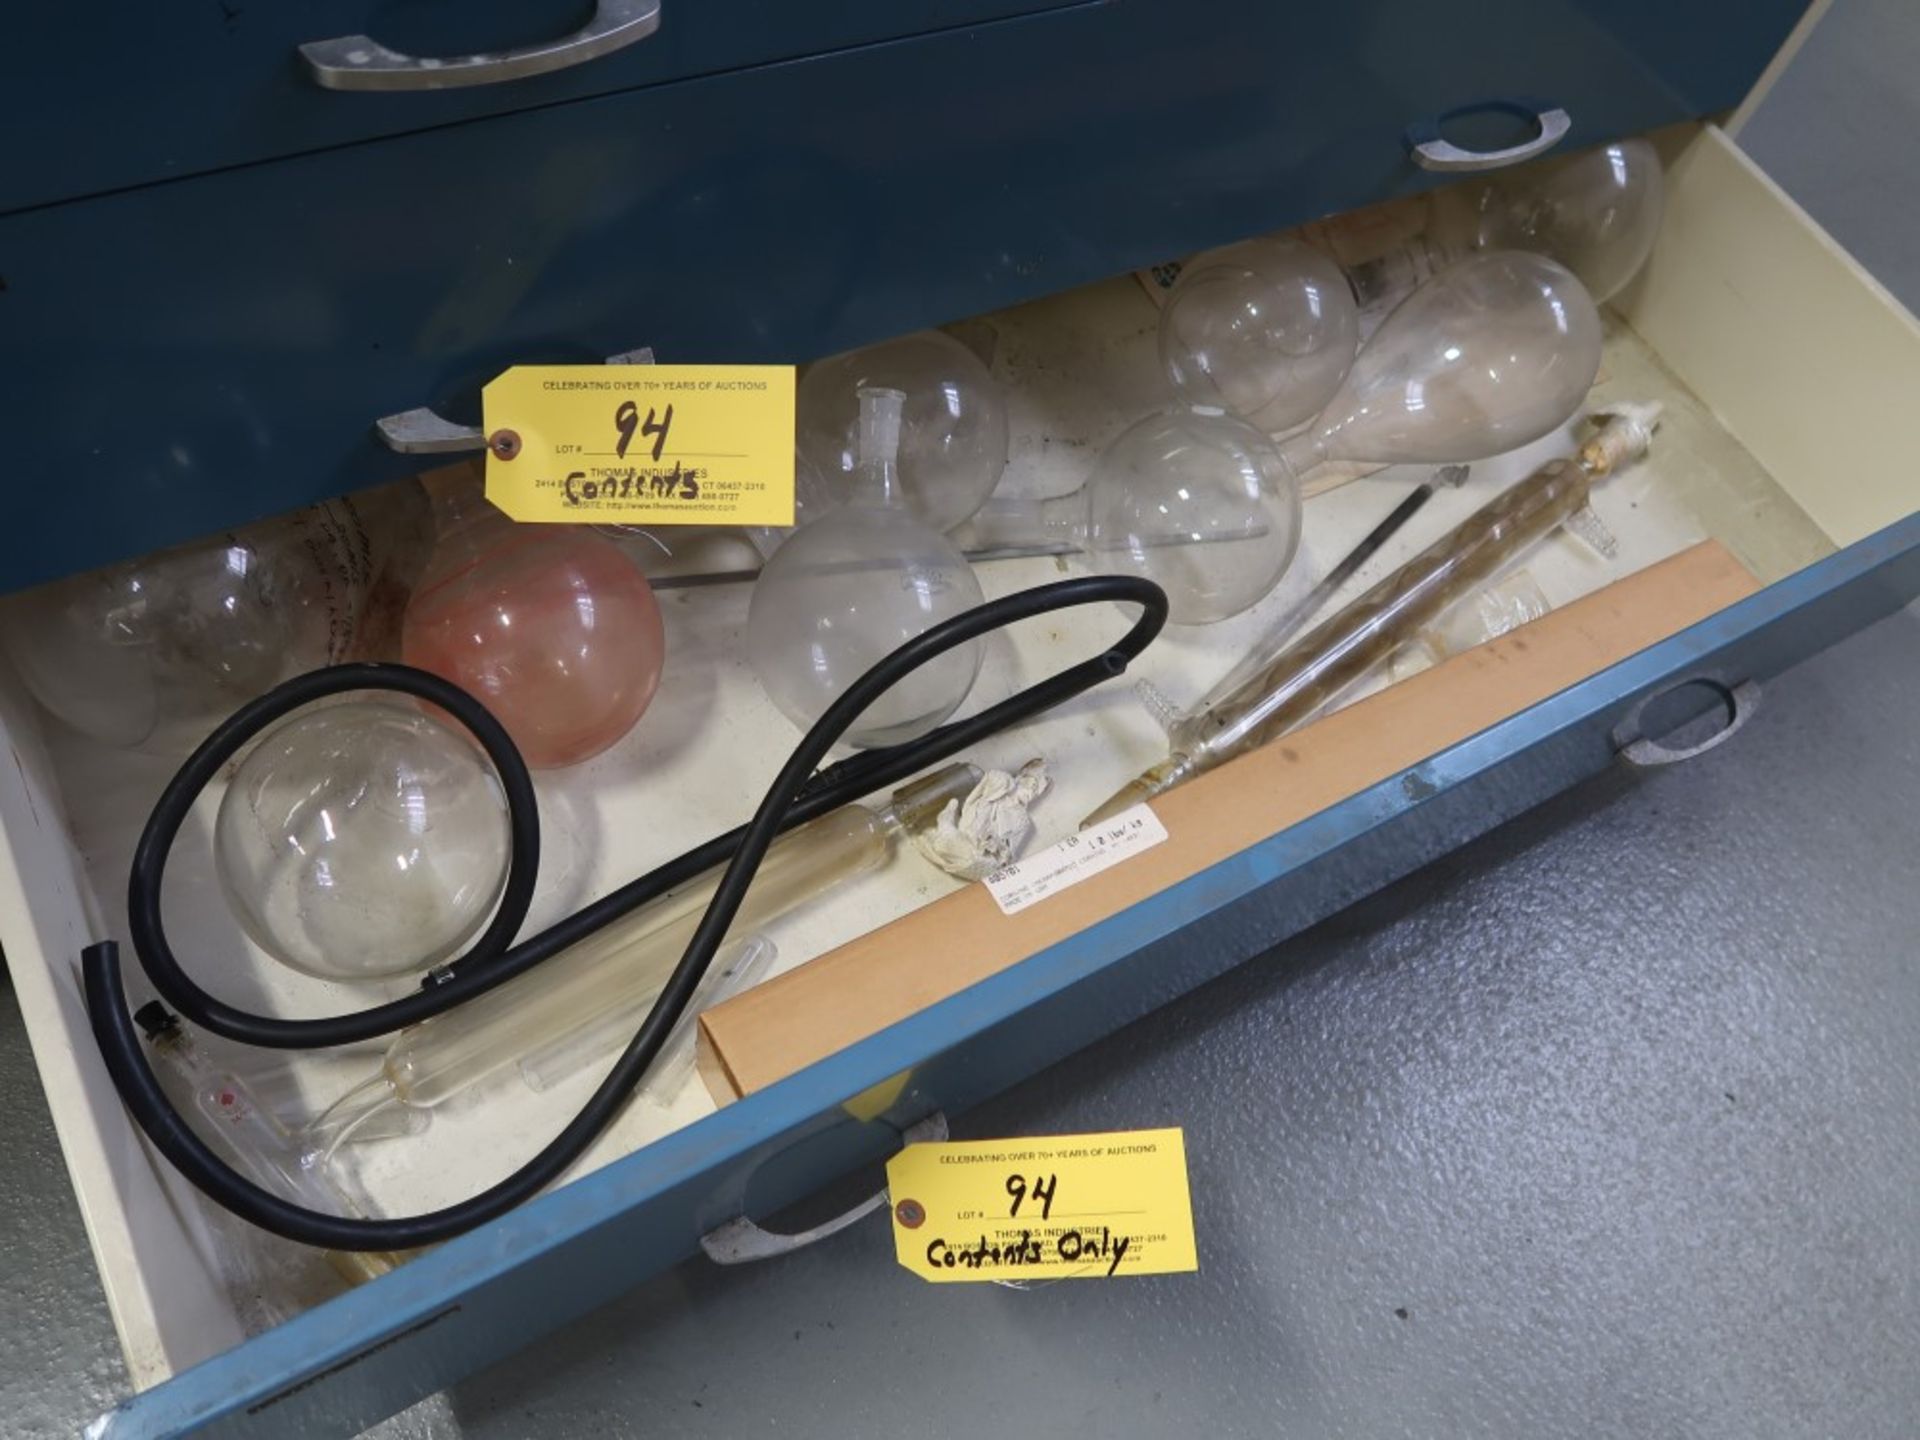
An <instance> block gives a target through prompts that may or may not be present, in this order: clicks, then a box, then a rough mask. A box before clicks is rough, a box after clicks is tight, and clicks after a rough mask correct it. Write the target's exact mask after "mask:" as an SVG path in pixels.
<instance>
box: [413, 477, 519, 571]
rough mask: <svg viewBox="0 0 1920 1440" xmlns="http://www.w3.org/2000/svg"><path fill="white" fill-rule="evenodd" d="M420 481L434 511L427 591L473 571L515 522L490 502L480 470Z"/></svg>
mask: <svg viewBox="0 0 1920 1440" xmlns="http://www.w3.org/2000/svg"><path fill="white" fill-rule="evenodd" d="M420 479H421V484H422V485H423V486H424V487H425V488H426V492H427V499H428V501H429V503H430V504H431V505H432V510H433V552H432V555H431V557H430V558H429V559H428V561H427V569H426V573H425V574H424V575H422V576H421V579H420V589H422V590H425V589H428V588H430V587H432V586H435V585H438V584H441V583H443V582H445V581H446V580H447V579H449V578H450V577H451V576H453V575H454V574H457V573H459V572H461V571H464V570H466V569H468V568H470V567H471V566H472V565H473V564H474V563H475V562H476V561H477V560H479V559H480V557H481V556H482V555H484V554H485V553H486V552H487V551H488V550H490V549H492V548H493V547H494V545H496V544H497V543H498V542H499V540H500V536H501V532H502V531H503V530H504V529H506V528H507V527H510V526H511V525H512V523H513V522H512V521H510V520H509V519H507V517H506V516H505V515H503V514H501V512H500V511H499V510H497V509H495V508H494V506H493V505H492V504H491V503H490V502H489V501H488V499H487V497H486V483H485V481H484V480H483V479H482V478H481V476H480V474H479V471H478V467H477V466H468V465H460V466H452V467H449V468H448V469H445V470H435V471H433V472H431V473H430V474H427V475H423V476H421V477H420Z"/></svg>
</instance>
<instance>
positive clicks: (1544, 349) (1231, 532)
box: [966, 251, 1601, 624]
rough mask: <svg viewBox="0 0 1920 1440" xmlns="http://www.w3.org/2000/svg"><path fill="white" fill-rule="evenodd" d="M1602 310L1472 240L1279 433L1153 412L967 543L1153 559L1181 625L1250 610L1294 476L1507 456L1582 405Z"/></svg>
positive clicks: (1270, 571) (1547, 270) (1096, 559)
mask: <svg viewBox="0 0 1920 1440" xmlns="http://www.w3.org/2000/svg"><path fill="white" fill-rule="evenodd" d="M1600 339H1601V327H1600V316H1599V314H1598V312H1597V311H1595V309H1594V308H1593V302H1592V301H1591V300H1589V299H1588V298H1587V294H1586V291H1585V290H1583V289H1582V288H1581V285H1580V282H1579V281H1578V280H1576V279H1574V278H1573V276H1572V275H1570V274H1569V273H1568V272H1567V271H1566V269H1565V268H1564V267H1562V266H1560V265H1558V264H1556V263H1555V262H1554V261H1552V260H1548V259H1546V258H1545V257H1543V256H1539V255H1525V254H1520V253H1518V252H1513V251H1499V252H1494V253H1490V254H1485V255H1476V256H1474V257H1472V258H1471V259H1468V260H1464V261H1462V262H1461V263H1460V264H1458V265H1455V266H1454V267H1452V268H1451V269H1449V270H1447V271H1446V272H1445V273H1443V274H1441V275H1439V276H1436V277H1435V278H1434V279H1432V280H1430V281H1428V282H1427V284H1425V285H1423V286H1421V287H1420V288H1419V289H1418V290H1416V291H1415V292H1414V293H1413V294H1412V295H1410V296H1409V297H1408V298H1407V300H1406V301H1405V303H1403V304H1402V305H1401V306H1400V307H1399V308H1398V309H1396V310H1395V311H1394V312H1393V314H1392V315H1390V316H1389V317H1388V318H1387V321H1386V323H1385V324H1383V325H1382V326H1381V327H1380V329H1379V330H1378V331H1376V332H1375V334H1374V336H1373V338H1372V339H1371V340H1369V341H1368V342H1367V344H1366V345H1365V346H1364V347H1363V348H1362V349H1361V351H1360V354H1359V358H1358V359H1356V360H1355V361H1354V363H1353V367H1352V369H1351V370H1349V371H1348V373H1347V377H1346V380H1345V381H1344V382H1343V383H1342V385H1341V387H1340V390H1339V392H1338V393H1337V394H1336V395H1335V396H1334V398H1333V400H1332V401H1331V402H1330V403H1329V404H1328V406H1327V408H1326V409H1325V410H1324V411H1323V412H1322V413H1321V415H1320V417H1319V418H1318V420H1316V421H1315V422H1314V423H1313V424H1311V425H1309V426H1308V427H1307V428H1305V429H1304V430H1301V431H1299V432H1298V433H1296V434H1295V435H1293V436H1291V437H1290V438H1288V439H1287V440H1285V441H1283V442H1281V443H1280V444H1279V445H1278V446H1276V445H1275V444H1274V443H1273V442H1271V441H1269V440H1268V439H1267V437H1266V436H1264V435H1263V434H1261V433H1260V432H1259V431H1258V430H1256V429H1254V428H1253V427H1252V426H1251V425H1248V424H1247V423H1246V422H1244V421H1241V420H1236V419H1234V418H1233V417H1232V416H1228V415H1223V414H1220V413H1218V412H1208V411H1204V410H1191V411H1184V412H1171V413H1168V414H1164V415H1154V416H1149V417H1148V418H1147V419H1145V420H1143V421H1141V422H1139V423H1138V424H1137V425H1135V426H1133V427H1132V428H1131V429H1129V430H1128V431H1126V432H1125V433H1124V434H1123V435H1121V437H1120V438H1119V439H1118V440H1116V441H1115V442H1114V443H1113V445H1112V446H1110V447H1109V448H1108V450H1107V451H1106V452H1105V453H1104V454H1103V455H1102V456H1101V458H1100V461H1099V462H1098V463H1097V464H1096V465H1095V467H1094V471H1093V474H1092V475H1091V476H1090V477H1089V479H1088V481H1087V483H1086V484H1085V485H1084V486H1082V487H1081V489H1079V490H1077V491H1075V492H1073V493H1072V494H1071V495H1063V496H1057V497H1054V498H1051V499H1046V500H1022V499H1017V498H1010V497H1009V498H1000V499H995V500H993V501H990V502H989V503H988V504H987V506H986V507H984V508H983V509H982V510H981V512H980V514H979V515H977V516H975V517H974V520H973V521H972V522H971V523H970V524H969V525H968V527H967V532H966V533H967V539H968V542H969V543H972V544H981V545H1012V544H1020V543H1029V544H1031V543H1044V542H1048V541H1054V542H1060V541H1065V542H1068V543H1070V544H1072V545H1074V546H1075V547H1076V548H1077V549H1079V550H1081V551H1082V552H1083V553H1084V554H1085V555H1086V556H1087V563H1088V564H1089V565H1090V566H1092V567H1094V568H1096V569H1102V570H1123V571H1128V572H1131V573H1133V574H1137V575H1144V576H1145V577H1146V578H1147V579H1149V580H1152V581H1155V582H1156V583H1157V584H1159V585H1160V586H1161V587H1162V588H1163V589H1164V590H1166V592H1167V598H1168V601H1169V604H1170V613H1171V616H1172V618H1173V620H1174V621H1175V622H1177V623H1180V624H1204V623H1206V622H1208V621H1212V620H1220V619H1224V618H1226V617H1227V616H1229V615H1234V614H1238V613H1239V612H1240V611H1242V610H1245V609H1247V608H1248V607H1249V606H1251V605H1253V604H1255V603H1257V602H1258V601H1259V600H1260V598H1261V597H1262V596H1264V595H1265V594H1266V593H1267V592H1268V591H1269V590H1271V589H1272V588H1273V587H1274V585H1275V584H1277V583H1278V581H1279V579H1280V577H1281V576H1282V575H1283V574H1285V572H1286V569H1287V566H1288V565H1289V564H1290V563H1291V562H1292V560H1293V555H1294V550H1295V547H1296V545H1297V544H1298V540H1299V529H1300V499H1299V494H1300V490H1299V481H1300V479H1301V478H1302V477H1304V476H1305V475H1306V474H1307V473H1308V472H1310V471H1311V470H1312V469H1313V468H1314V467H1315V466H1317V465H1320V464H1322V463H1324V462H1326V461H1329V460H1362V461H1369V462H1374V463H1380V464H1400V463H1406V462H1423V463H1432V464H1448V463H1455V462H1461V461H1469V460H1476V459H1482V458H1484V457H1486V456H1489V455H1498V454H1502V453H1504V452H1506V451H1508V450H1514V449H1518V448H1519V447H1520V446H1522V445H1526V444H1530V443H1531V442H1533V441H1535V440H1538V439H1540V438H1541V437H1542V436H1543V435H1547V434H1549V433H1551V432H1552V431H1553V430H1555V429H1557V428H1558V427H1559V426H1561V425H1563V424H1565V423H1566V422H1567V421H1568V420H1569V419H1571V418H1572V416H1573V414H1574V412H1575V411H1576V410H1578V409H1579V407H1580V405H1581V403H1582V402H1583V401H1584V400H1585V399H1586V395H1587V390H1588V389H1589V387H1591V385H1592V384H1593V379H1594V376H1595V375H1596V374H1597V373H1598V372H1599V369H1600Z"/></svg>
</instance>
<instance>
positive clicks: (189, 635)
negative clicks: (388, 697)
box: [0, 482, 425, 756]
mask: <svg viewBox="0 0 1920 1440" xmlns="http://www.w3.org/2000/svg"><path fill="white" fill-rule="evenodd" d="M424 508H425V500H424V498H423V497H422V496H421V494H420V491H419V487H418V486H417V485H416V484H414V483H412V482H408V483H407V484H404V485H398V486H388V487H385V488H384V489H381V490H374V491H367V492H364V493H362V494H358V495H352V496H348V497H345V498H344V499H340V500H330V501H328V502H326V503H325V504H322V505H315V506H311V507H309V508H308V509H305V510H300V511H296V512H294V513H293V514H291V515H284V516H280V517H278V518H276V519H273V520H266V521H262V522H260V523H258V524H255V525H248V526H243V527H242V528H240V529H238V530H232V531H227V532H223V533H221V534H218V535H212V536H208V537H206V538H205V539H202V540H196V541H192V542H189V543H188V544H185V545H177V546H174V547H172V548H170V549H167V550H162V551H158V552H156V553H155V554H152V555H147V556H142V557H141V558H139V559H137V560H128V561H124V562H122V563H120V564H116V565H109V566H107V567H106V568H105V569H102V570H94V571H90V572H88V573H86V574H84V575H75V576H71V577H69V578H67V579H64V580H58V581H55V582H54V583H52V584H50V585H43V586H41V587H39V588H38V589H35V590H30V591H27V592H25V593H24V594H21V595H17V596H14V597H11V598H10V599H9V600H8V601H7V602H6V604H5V606H4V607H0V635H4V639H5V643H6V648H7V651H8V653H9V654H10V655H11V656H12V658H13V661H14V664H15V667H16V668H17V669H18V670H19V672H20V677H21V679H22V680H23V681H24V682H25V684H26V686H27V689H28V690H29V691H31V692H32V694H33V696H34V698H35V699H36V700H38V701H39V702H40V704H41V705H42V706H43V707H44V708H45V709H46V710H47V711H49V712H50V713H51V714H52V715H54V716H55V717H56V718H57V719H59V720H60V721H61V722H62V723H64V724H65V725H67V726H68V727H69V728H71V729H73V730H76V731H78V732H79V733H80V734H82V735H86V736H88V737H90V738H92V739H94V740H97V741H99V742H101V743H102V744H105V745H111V746H114V747H116V748H119V749H127V750H141V751H148V752H151V753H155V754H161V755H169V756H175V755H182V756H183V755H185V754H186V753H187V752H188V751H190V750H191V749H192V748H193V747H194V746H195V745H197V744H199V743H200V741H201V740H203V739H205V738H206V736H207V735H208V734H209V733H210V732H211V731H212V730H213V728H214V726H216V725H217V724H219V723H220V722H221V721H222V720H224V719H226V718H227V716H228V715H230V714H232V713H233V712H234V711H235V710H237V709H238V708H239V707H240V706H242V705H244V704H245V703H246V702H247V701H249V700H252V699H254V698H256V697H257V696H259V695H261V694H264V693H265V692H266V691H268V690H270V689H272V688H273V687H274V686H275V685H277V684H279V683H280V682H281V681H282V680H285V679H288V678H289V677H291V676H293V675H297V674H300V673H301V672H303V671H306V670H313V669H318V668H319V667H320V666H323V665H330V664H335V663H338V662H339V661H342V660H349V659H390V658H392V656H393V653H394V651H393V649H392V648H391V647H392V629H393V627H392V612H393V610H394V609H395V608H397V603H398V597H403V596H404V595H405V593H406V589H407V585H408V581H409V578H410V577H411V575H413V574H414V573H417V570H418V567H419V563H420V560H421V555H422V552H423V550H424V543H423V532H424Z"/></svg>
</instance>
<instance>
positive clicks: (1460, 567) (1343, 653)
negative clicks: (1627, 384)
mask: <svg viewBox="0 0 1920 1440" xmlns="http://www.w3.org/2000/svg"><path fill="white" fill-rule="evenodd" d="M1618 427H1630V429H1631V433H1632V434H1633V435H1637V437H1638V440H1637V444H1636V445H1633V446H1632V447H1631V448H1629V447H1628V446H1627V445H1624V444H1623V443H1622V442H1621V441H1620V435H1621V433H1622V432H1621V430H1620V429H1619V428H1618ZM1647 434H1648V429H1647V426H1646V425H1645V423H1644V422H1642V421H1640V420H1639V419H1637V418H1634V417H1617V418H1615V419H1613V420H1611V421H1609V422H1608V426H1607V427H1606V428H1603V430H1602V431H1601V432H1600V434H1599V435H1597V436H1596V437H1595V438H1594V439H1593V440H1592V441H1590V442H1588V444H1587V445H1586V446H1585V447H1583V449H1582V451H1581V453H1580V456H1579V458H1577V459H1572V460H1552V461H1549V462H1548V463H1547V464H1545V465H1543V466H1541V467H1540V468H1539V469H1538V470H1536V471H1534V472H1533V474H1532V475H1530V476H1528V477H1527V478H1526V479H1525V480H1522V481H1521V482H1520V483H1519V484H1517V485H1514V486H1512V487H1511V488H1509V489H1508V490H1506V491H1505V492H1504V493H1502V494H1501V495H1499V496H1498V497H1496V498H1495V499H1494V500H1493V501H1491V502H1490V503H1488V504H1487V505H1484V506H1482V507H1481V508H1480V509H1479V510H1477V511H1476V512H1474V514H1472V515H1471V516H1469V517H1468V518H1467V519H1466V520H1464V521H1463V522H1461V523H1460V524H1459V525H1457V526H1455V527H1454V528H1453V529H1452V530H1451V531H1449V532H1448V533H1447V534H1445V535H1443V536H1442V537H1441V538H1440V539H1439V540H1437V541H1435V542H1434V543H1433V544H1432V545H1430V546H1428V547H1427V548H1426V549H1425V550H1423V551H1421V552H1420V553H1419V554H1418V555H1416V556H1414V557H1413V559H1411V560H1409V561H1408V562H1407V563H1406V564H1405V565H1402V566H1401V567H1400V568H1399V569H1398V570H1396V571H1394V572H1393V573H1392V574H1391V575H1389V576H1387V577H1386V578H1385V579H1384V580H1382V581H1380V583H1379V584H1377V585H1375V586H1374V587H1373V588H1372V589H1370V590H1368V591H1367V592H1366V593H1365V594H1363V595H1361V596H1360V597H1359V598H1358V599H1356V600H1354V601H1353V602H1352V603H1351V604H1349V605H1347V606H1346V607H1344V608H1343V609H1341V610H1340V611H1338V612H1336V613H1335V614H1334V615H1333V616H1332V617H1331V618H1329V619H1328V620H1326V621H1325V622H1324V623H1322V624H1320V625H1318V626H1316V627H1315V628H1314V629H1312V630H1310V631H1309V632H1307V634H1306V635H1304V636H1303V637H1301V639H1300V640H1299V641H1298V642H1297V643H1295V644H1294V645H1291V646H1289V647H1288V648H1287V649H1286V650H1284V651H1283V652H1282V653H1281V654H1280V656H1279V657H1278V658H1277V659H1276V660H1275V661H1274V662H1273V664H1272V665H1270V666H1269V667H1268V668H1267V669H1266V670H1265V671H1264V672H1263V673H1262V674H1260V675H1257V676H1255V677H1254V678H1253V679H1252V680H1250V681H1248V682H1247V683H1246V684H1245V685H1243V686H1241V687H1240V689H1238V690H1237V691H1235V692H1233V693H1232V694H1231V695H1229V696H1227V697H1225V698H1224V699H1222V700H1220V701H1219V702H1218V703H1216V704H1215V705H1213V706H1212V707H1211V708H1210V709H1202V710H1198V711H1196V712H1194V713H1191V714H1188V715H1186V716H1182V717H1180V718H1179V719H1178V720H1177V721H1175V723H1174V724H1173V725H1172V727H1171V729H1170V733H1169V735H1168V748H1169V752H1170V753H1169V754H1168V756H1167V758H1166V759H1165V760H1163V761H1161V762H1160V763H1159V764H1158V765H1155V766H1154V767H1153V768H1151V769H1150V770H1147V771H1146V772H1144V773H1143V774H1141V775H1139V776H1137V777H1136V778H1135V779H1134V780H1132V781H1131V782H1129V783H1128V784H1127V785H1126V786H1124V787H1123V788H1122V789H1121V790H1119V791H1118V792H1117V793H1116V794H1114V795H1113V796H1112V797H1111V798H1109V799H1108V800H1107V802H1106V803H1105V804H1104V805H1102V806H1101V807H1100V808H1099V809H1097V810H1095V811H1094V812H1093V813H1092V814H1091V815H1089V816H1088V817H1087V819H1086V820H1085V821H1084V822H1082V823H1083V824H1087V825H1091V824H1094V823H1096V822H1098V821H1100V820H1104V819H1106V818H1108V817H1109V816H1111V815H1113V814H1115V813H1117V812H1118V811H1121V810H1124V809H1126V808H1128V807H1129V806H1131V805H1135V804H1138V803H1139V802H1140V801H1143V800H1148V799H1151V798H1152V797H1153V796H1155V795H1160V794H1164V793H1165V792H1166V791H1168V790H1170V789H1172V788H1173V787H1174V786H1176V785H1178V784H1181V783H1182V782H1183V781H1185V780H1187V779H1190V778H1191V777H1192V776H1194V775H1198V774H1200V773H1202V772H1203V771H1207V770H1211V769H1213V767H1214V766H1216V765H1218V764H1220V763H1221V762H1222V761H1224V760H1227V759H1230V758H1231V757H1233V756H1235V755H1239V754H1242V753H1244V752H1245V751H1248V750H1251V749H1254V748H1255V747H1256V746H1259V745H1264V744H1266V743H1267V742H1268V741H1269V740H1272V739H1275V738H1276V737H1278V736H1280V735H1282V734H1284V733H1285V732H1287V731H1288V730H1291V729H1293V728H1294V727H1295V726H1297V725H1299V724H1301V723H1303V722H1304V721H1305V720H1307V719H1308V718H1309V717H1310V716H1312V715H1313V714H1315V713H1316V712H1317V711H1318V710H1319V709H1320V708H1321V706H1323V705H1325V704H1327V703H1328V702H1329V701H1331V700H1333V699H1334V698H1335V697H1336V696H1338V695H1339V694H1340V693H1341V692H1342V691H1343V690H1345V689H1346V688H1347V686H1349V685H1351V684H1353V683H1354V682H1355V681H1357V680H1359V679H1360V678H1361V677H1362V676H1364V675H1365V674H1366V673H1367V672H1368V671H1369V670H1371V669H1372V668H1373V667H1374V666H1375V665H1377V664H1378V663H1380V662H1381V661H1383V660H1385V659H1386V658H1387V657H1388V656H1390V655H1391V654H1392V653H1393V652H1394V650H1395V649H1396V648H1398V647H1399V645H1400V644H1401V643H1402V642H1403V641H1405V640H1406V639H1407V638H1408V637H1409V636H1411V635H1412V634H1413V633H1414V632H1415V631H1416V630H1418V629H1419V628H1420V627H1421V626H1422V625H1425V624H1427V623H1428V622H1429V621H1431V620H1433V619H1434V618H1435V617H1437V616H1438V615H1439V614H1440V613H1441V612H1442V611H1443V610H1445V609H1446V608H1447V606H1449V605H1451V604H1452V603H1453V602H1454V601H1455V600H1457V599H1459V598H1460V597H1461V596H1463V595H1464V594H1466V593H1467V592H1468V591H1469V590H1471V589H1472V588H1473V587H1474V586H1476V585H1479V584H1481V583H1483V582H1484V581H1486V580H1487V579H1488V578H1489V577H1490V576H1492V575H1493V574H1494V573H1495V572H1496V571H1498V570H1499V569H1500V568H1501V567H1502V566H1503V565H1505V564H1506V563H1507V562H1508V561H1509V560H1511V559H1512V558H1513V557H1514V556H1516V555H1518V554H1519V553H1520V552H1521V551H1522V550H1524V549H1526V548H1527V547H1528V546H1529V545H1532V544H1533V543H1534V542H1535V541H1536V540H1539V539H1540V538H1541V537H1542V536H1544V535H1546V534H1548V533H1549V532H1550V531H1552V530H1553V529H1554V527H1556V526H1558V525H1561V524H1563V523H1565V522H1566V521H1568V520H1569V519H1571V518H1572V517H1573V516H1574V515H1575V514H1577V513H1578V512H1579V511H1580V510H1582V509H1583V508H1584V507H1585V506H1586V504H1587V497H1588V495H1589V493H1590V491H1591V488H1592V485H1593V483H1594V482H1595V481H1596V480H1599V479H1602V478H1604V477H1605V476H1606V475H1608V474H1610V473H1612V471H1613V469H1614V468H1615V467H1616V466H1617V465H1618V464H1619V463H1621V461H1623V460H1625V459H1630V458H1632V457H1633V456H1634V455H1637V454H1639V453H1642V452H1644V450H1645V442H1646V436H1647Z"/></svg>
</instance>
